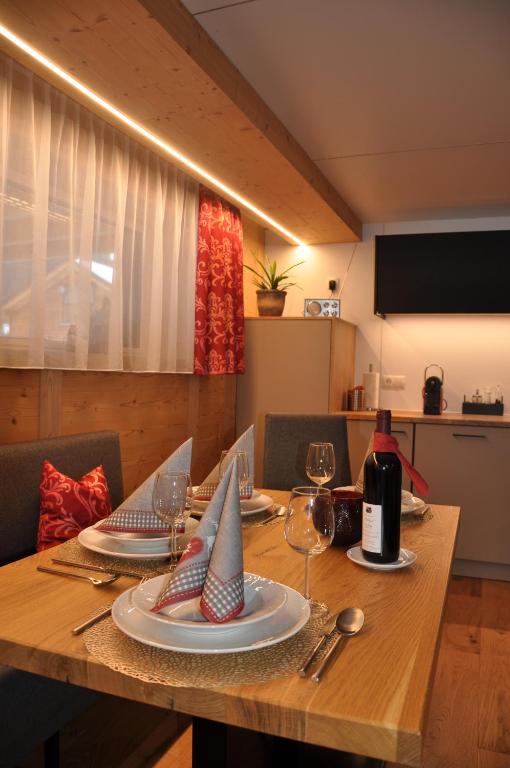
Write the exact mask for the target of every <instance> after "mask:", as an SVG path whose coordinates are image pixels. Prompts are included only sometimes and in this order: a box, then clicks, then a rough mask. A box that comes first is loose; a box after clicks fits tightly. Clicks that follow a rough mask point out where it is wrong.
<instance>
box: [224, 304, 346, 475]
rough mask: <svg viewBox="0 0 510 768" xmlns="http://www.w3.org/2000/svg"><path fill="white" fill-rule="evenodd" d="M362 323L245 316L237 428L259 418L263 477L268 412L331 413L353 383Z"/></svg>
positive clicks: (257, 459)
mask: <svg viewBox="0 0 510 768" xmlns="http://www.w3.org/2000/svg"><path fill="white" fill-rule="evenodd" d="M355 338H356V326H354V325H352V324H351V323H347V322H346V321H345V320H340V319H336V318H326V317H325V318H302V317H300V318H293V317H247V318H245V345H246V348H245V360H246V373H245V374H244V375H239V376H238V377H237V407H236V429H237V434H238V435H239V434H241V433H242V432H243V431H244V430H245V429H247V427H248V426H249V425H250V424H255V484H256V485H260V483H261V481H262V461H263V450H264V431H265V417H266V413H316V414H321V413H331V412H338V411H339V410H341V409H342V408H343V407H344V404H345V399H346V393H347V390H348V389H349V388H351V387H352V386H353V379H354V349H355Z"/></svg>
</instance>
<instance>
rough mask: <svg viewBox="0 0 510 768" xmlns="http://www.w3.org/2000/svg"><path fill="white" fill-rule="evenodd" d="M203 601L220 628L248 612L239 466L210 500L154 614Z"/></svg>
mask: <svg viewBox="0 0 510 768" xmlns="http://www.w3.org/2000/svg"><path fill="white" fill-rule="evenodd" d="M199 595H200V596H201V598H200V610H201V612H202V613H203V615H204V616H205V617H206V619H208V620H209V621H212V622H214V623H216V624H222V623H223V622H226V621H230V620H231V619H234V618H235V617H236V616H237V615H238V614H239V613H240V612H241V611H242V610H243V608H244V572H243V536H242V529H241V503H240V499H239V482H238V477H237V466H236V462H232V464H231V465H230V467H229V468H228V470H227V472H226V473H225V475H224V476H223V477H222V479H221V480H220V483H219V485H218V487H217V489H216V491H215V493H214V496H213V498H212V499H211V502H210V504H209V505H208V507H207V510H206V512H205V513H204V515H203V517H202V519H201V521H200V524H199V526H198V528H197V529H196V531H195V533H194V535H193V537H192V538H191V539H190V541H189V542H188V546H187V547H186V549H185V550H184V553H183V555H182V557H181V559H180V561H179V565H178V566H177V568H176V569H175V571H174V572H173V573H172V574H170V575H169V577H168V579H167V580H166V582H165V583H164V585H163V587H162V589H161V591H160V593H159V595H158V598H157V600H156V603H155V605H154V607H153V608H152V611H154V612H155V613H158V612H159V611H161V609H162V608H164V607H165V606H167V605H172V604H173V603H179V602H182V601H183V600H190V599H191V598H193V597H198V596H199Z"/></svg>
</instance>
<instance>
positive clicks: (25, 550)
mask: <svg viewBox="0 0 510 768" xmlns="http://www.w3.org/2000/svg"><path fill="white" fill-rule="evenodd" d="M44 459H48V461H50V462H51V463H52V464H54V465H55V466H56V467H57V469H59V470H60V471H62V472H64V473H65V474H67V475H69V476H71V477H73V478H76V479H77V480H78V479H79V478H80V477H82V475H84V474H86V473H87V472H88V471H89V470H91V469H93V468H94V467H96V466H97V465H98V464H102V465H103V467H104V469H105V474H106V478H107V481H108V487H109V490H110V497H111V501H112V506H113V508H115V507H117V506H118V505H119V504H120V503H121V501H122V499H123V484H122V466H121V460H120V448H119V436H118V434H117V433H116V432H91V433H88V434H82V435H70V436H66V437H56V438H50V439H47V440H35V441H32V442H27V443H11V444H8V445H0V564H5V563H8V562H12V561H13V560H16V559H19V558H20V557H25V556H26V555H30V554H33V553H34V552H35V548H36V540H37V529H38V522H39V484H40V481H41V466H42V462H43V460H44ZM97 698H98V694H97V693H95V692H93V691H89V690H86V689H84V688H79V687H78V686H75V685H69V684H66V683H61V682H58V681H56V680H50V679H48V678H45V677H41V676H39V675H32V674H30V673H28V672H21V671H19V670H16V669H12V668H10V667H5V666H0V711H1V712H2V716H1V717H0V768H7V767H8V766H12V765H15V764H16V762H18V761H20V760H22V759H23V758H24V757H25V756H26V755H28V754H30V752H32V750H33V749H35V747H36V746H37V745H38V744H40V743H41V742H43V741H44V742H45V755H46V765H50V764H51V765H53V766H55V765H57V764H58V731H59V730H60V729H61V728H62V726H63V725H65V723H67V722H69V721H70V720H72V719H73V718H74V717H76V716H77V715H78V714H80V713H81V712H82V711H84V710H85V709H86V708H87V707H88V706H90V704H92V703H93V702H94V701H96V700H97Z"/></svg>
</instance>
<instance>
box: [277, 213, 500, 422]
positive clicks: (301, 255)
mask: <svg viewBox="0 0 510 768" xmlns="http://www.w3.org/2000/svg"><path fill="white" fill-rule="evenodd" d="M489 229H510V217H498V218H487V219H455V220H453V219H450V220H436V221H422V222H394V223H391V224H388V223H386V224H373V225H367V226H366V227H365V228H364V233H363V241H362V242H360V243H359V244H358V245H357V246H355V245H353V244H338V245H321V246H310V247H307V248H306V249H300V248H296V247H292V246H290V245H287V244H286V243H283V242H282V241H281V240H280V239H279V238H278V237H276V236H275V235H273V234H271V233H268V234H267V239H266V252H267V255H268V257H269V258H270V259H272V258H276V260H277V262H278V266H279V267H280V268H285V267H286V266H288V265H289V264H291V263H294V262H295V261H298V260H300V259H306V263H305V264H303V265H302V266H301V267H298V268H297V269H296V270H295V279H296V281H297V282H298V284H299V285H300V286H301V287H302V288H303V290H302V291H301V290H299V289H298V288H296V287H295V288H291V289H289V292H288V294H287V300H286V305H285V315H288V316H301V315H302V314H303V306H304V299H305V298H327V297H328V296H329V291H328V278H330V277H340V279H341V281H342V282H343V289H342V287H341V289H340V290H341V297H340V298H341V309H340V314H341V317H342V318H343V319H344V320H349V321H350V322H352V323H355V324H356V325H357V326H358V332H357V348H356V382H357V383H361V380H362V373H363V371H367V370H368V365H369V363H372V364H373V366H374V370H380V371H381V373H382V374H385V373H392V374H401V375H404V376H406V377H407V381H406V387H405V389H403V390H388V389H381V401H380V405H381V406H382V407H385V408H393V409H404V410H408V409H409V410H421V408H422V399H421V390H422V386H423V373H424V369H425V366H426V365H429V364H430V363H439V364H440V365H441V366H442V367H443V368H444V373H445V383H444V396H445V398H446V400H447V401H448V411H460V410H461V403H462V400H463V396H464V394H466V395H468V397H470V396H471V394H472V393H473V392H474V391H475V389H476V388H479V389H480V391H482V390H484V389H485V387H486V386H491V387H495V386H496V384H500V385H501V387H502V390H503V394H504V396H505V401H507V404H506V406H505V407H506V409H507V410H509V411H510V315H433V316H432V315H399V316H392V317H388V318H387V319H386V320H381V319H380V318H378V317H375V316H374V314H373V296H374V243H375V241H374V236H375V235H376V234H406V233H409V234H412V233H419V232H459V231H469V230H489ZM351 256H352V257H353V258H352V262H351V266H350V269H349V271H348V273H347V274H346V270H347V266H348V264H349V261H350V260H351ZM509 258H510V255H509ZM480 268H481V269H483V263H481V264H480ZM508 290H509V291H510V285H509V286H508ZM436 372H437V369H433V370H431V371H430V374H435V373H436Z"/></svg>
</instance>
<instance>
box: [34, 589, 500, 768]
mask: <svg viewBox="0 0 510 768" xmlns="http://www.w3.org/2000/svg"><path fill="white" fill-rule="evenodd" d="M181 722H184V723H185V722H186V721H185V720H184V721H181ZM166 727H167V732H166V735H165V736H163V735H162V729H163V730H164V729H165V723H164V722H158V728H157V729H156V731H157V732H158V733H157V734H156V731H155V732H154V734H153V738H149V737H146V739H145V741H144V745H143V748H139V749H137V750H134V751H131V754H130V756H129V758H126V756H125V755H124V756H123V759H119V760H118V761H115V759H114V758H113V756H112V755H111V756H110V762H109V764H110V765H111V766H112V768H114V766H115V767H116V766H119V768H120V766H122V768H142V766H143V768H176V767H177V766H178V768H191V728H187V729H186V730H184V732H183V733H182V734H181V735H180V736H179V737H178V738H177V739H176V740H175V741H174V742H173V744H172V746H171V747H170V748H169V749H166V747H165V745H164V741H165V740H166V743H167V744H168V737H169V736H170V738H171V737H172V730H173V733H174V734H175V722H174V721H172V722H171V724H170V723H169V724H168V726H166ZM181 727H182V726H181ZM87 730H88V733H89V734H90V733H91V729H90V728H87V729H82V731H83V733H85V731H87ZM82 731H80V729H78V731H76V730H75V734H76V732H78V733H81V732H82ZM124 732H125V730H124ZM156 736H157V738H156ZM84 738H85V736H84ZM99 752H102V750H99ZM162 753H163V754H162ZM97 758H98V750H97V746H96V750H95V755H94V754H93V752H92V754H91V750H90V748H89V749H87V748H86V747H83V748H81V747H80V743H79V738H78V739H77V740H73V739H68V740H67V742H66V743H65V748H64V749H63V754H62V761H61V768H88V766H91V768H92V766H98V765H99V763H98V761H97ZM100 762H101V761H100ZM107 762H108V761H107ZM36 765H37V766H38V765H40V764H39V763H30V768H32V766H34V768H35V766H36ZM101 765H106V763H104V762H102V763H101ZM423 765H424V768H510V583H507V582H502V581H488V580H483V579H466V578H453V579H452V581H451V584H450V589H449V593H448V602H447V606H446V614H445V623H444V628H443V635H442V640H441V648H440V652H439V657H438V663H437V670H436V677H435V682H434V687H433V690H432V699H431V707H430V715H429V720H428V729H427V737H426V744H425V750H424V762H423ZM25 766H26V768H29V766H28V763H27V764H24V765H23V768H25ZM388 768H390V766H388ZM391 768H397V766H391Z"/></svg>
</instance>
